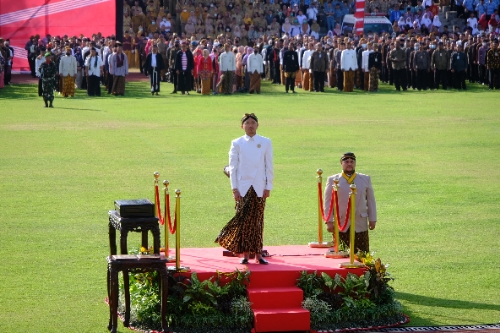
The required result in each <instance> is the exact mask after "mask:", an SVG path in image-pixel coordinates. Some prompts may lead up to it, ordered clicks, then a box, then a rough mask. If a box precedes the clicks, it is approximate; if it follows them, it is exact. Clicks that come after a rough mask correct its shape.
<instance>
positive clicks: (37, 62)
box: [35, 48, 45, 97]
mask: <svg viewBox="0 0 500 333" xmlns="http://www.w3.org/2000/svg"><path fill="white" fill-rule="evenodd" d="M44 55H45V49H44V48H41V49H40V55H39V56H38V57H36V59H35V74H36V77H37V78H38V96H39V97H42V78H41V75H40V66H41V65H42V64H43V63H44V62H45V56H44Z"/></svg>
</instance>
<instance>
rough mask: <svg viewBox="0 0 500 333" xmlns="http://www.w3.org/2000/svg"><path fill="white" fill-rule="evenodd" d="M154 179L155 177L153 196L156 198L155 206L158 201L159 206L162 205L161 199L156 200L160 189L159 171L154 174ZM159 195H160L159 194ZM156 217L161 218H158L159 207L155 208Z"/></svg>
mask: <svg viewBox="0 0 500 333" xmlns="http://www.w3.org/2000/svg"><path fill="white" fill-rule="evenodd" d="M153 177H155V180H154V183H153V185H154V187H153V194H154V198H155V206H156V204H157V199H158V205H159V204H160V197H158V198H156V194H157V189H158V178H160V173H159V172H158V171H155V172H154V173H153ZM158 195H159V194H158ZM154 211H155V217H159V216H158V207H155V210H154Z"/></svg>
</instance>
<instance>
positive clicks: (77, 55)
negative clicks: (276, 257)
mask: <svg viewBox="0 0 500 333" xmlns="http://www.w3.org/2000/svg"><path fill="white" fill-rule="evenodd" d="M391 1H392V2H394V7H395V8H396V9H397V8H398V6H399V9H400V10H399V11H398V13H399V14H398V15H402V16H401V17H405V15H412V18H413V17H415V16H419V15H420V17H421V19H422V20H430V19H431V18H432V17H433V16H434V18H435V17H437V16H436V15H435V14H434V15H433V13H434V10H432V8H431V7H432V6H436V4H434V3H430V5H431V6H429V4H428V3H427V2H428V1H426V2H424V3H422V2H420V1H417V2H416V4H415V6H410V5H413V3H411V2H410V3H406V2H398V1H396V0H391ZM391 1H389V0H387V1H386V0H373V1H369V2H367V7H366V11H367V13H375V14H377V13H378V11H380V10H382V12H383V13H384V12H385V10H387V14H388V16H389V17H390V18H391V20H392V21H394V22H395V23H396V22H399V19H398V15H392V14H393V13H394V11H392V12H391V5H392V2H391ZM491 1H494V0H491ZM491 1H490V0H489V2H488V3H490V2H491ZM481 3H483V0H481V1H480V4H481ZM352 4H353V2H352V1H343V2H335V1H333V0H328V1H326V2H324V3H320V2H316V1H308V0H303V1H297V0H290V1H288V2H280V3H276V2H275V1H272V0H271V1H264V2H255V3H253V2H249V3H246V2H240V1H233V0H227V1H224V0H221V1H215V2H213V3H204V2H203V1H201V0H199V1H194V2H185V3H182V2H178V3H177V7H175V9H174V10H175V11H176V13H175V14H176V15H175V19H174V18H173V17H172V16H171V13H170V12H168V10H166V9H165V7H162V6H161V5H162V3H161V1H158V0H152V1H149V2H148V3H147V4H146V3H144V2H142V1H141V0H139V1H134V3H133V4H132V3H129V2H128V1H127V0H124V4H123V9H124V21H123V22H124V27H123V28H124V35H123V36H121V37H120V36H119V37H116V36H106V37H104V36H102V35H101V34H100V33H97V34H94V35H92V36H91V37H85V36H82V35H81V36H79V37H77V36H72V37H68V36H66V35H65V36H63V37H60V36H54V37H53V36H51V35H47V36H45V37H40V36H38V35H36V36H32V37H31V38H30V41H28V43H27V44H26V47H25V48H26V50H27V53H28V61H29V64H30V69H31V74H32V75H33V76H37V77H39V78H40V85H39V86H40V89H39V90H40V95H43V87H44V85H43V84H42V83H43V75H45V74H46V73H43V72H40V66H41V65H42V63H44V62H46V61H47V54H48V56H49V58H50V59H48V60H49V61H51V62H53V63H54V64H55V67H56V69H57V71H56V74H55V75H54V78H53V79H51V80H52V81H51V82H53V88H54V89H55V90H56V91H59V92H60V93H61V94H62V95H64V96H65V97H67V96H73V95H74V87H75V85H76V88H80V89H86V90H87V93H88V95H89V96H100V95H101V86H104V87H105V89H106V91H107V92H108V94H114V95H123V94H124V93H125V77H126V76H127V75H128V73H129V69H130V68H137V69H138V70H139V71H140V72H141V73H143V74H145V75H148V76H149V77H150V81H151V94H152V95H157V94H158V93H159V92H160V82H165V81H168V82H171V83H173V84H174V89H173V91H172V93H177V92H181V93H183V94H189V93H190V92H192V91H196V92H198V93H201V94H231V93H234V92H249V93H260V92H261V89H260V82H261V80H263V79H267V80H270V81H272V83H273V84H283V85H284V86H285V92H292V93H294V92H295V88H296V87H297V88H302V89H303V90H308V91H317V92H323V91H324V89H325V86H326V87H330V88H336V89H338V90H339V91H344V92H350V91H352V90H353V89H361V90H369V91H377V90H378V82H379V81H382V82H385V83H389V84H391V85H394V86H395V88H396V90H407V89H408V88H410V89H418V90H425V89H438V88H440V87H442V88H443V89H448V88H457V89H466V84H465V83H466V81H468V82H469V83H480V84H485V85H486V84H487V85H488V86H489V88H490V89H495V88H496V89H498V88H499V84H500V83H499V81H500V80H499V72H498V71H499V69H500V68H499V66H498V64H499V62H500V61H499V59H500V58H499V53H498V40H497V35H496V32H495V30H494V29H493V30H492V31H489V32H487V31H485V30H484V29H482V30H478V31H476V33H474V30H477V29H476V26H475V25H473V26H471V25H470V21H469V20H468V22H469V26H468V27H467V29H466V30H465V31H464V32H453V31H451V32H450V31H447V29H446V28H443V29H441V27H440V26H438V25H434V26H432V27H431V29H432V32H429V34H425V33H422V31H418V30H415V29H412V28H411V27H410V26H406V27H404V29H403V30H402V31H399V32H395V33H392V34H389V33H373V32H368V33H367V34H364V35H361V36H356V35H353V34H352V33H345V34H344V33H342V31H339V30H338V26H339V24H340V23H341V22H342V18H343V15H345V13H347V12H351V11H352V10H351V9H352ZM405 5H408V7H407V13H406V14H402V11H403V9H404V8H406V7H405ZM332 7H334V8H336V9H337V10H333V11H332ZM490 7H492V8H493V6H492V5H491V6H490ZM497 7H498V6H497ZM339 8H340V11H339V10H338V9H339ZM346 8H347V9H349V8H350V9H349V10H346ZM266 10H268V14H267V15H266ZM422 12H423V13H422ZM145 13H146V14H145ZM304 13H305V14H304ZM496 13H497V12H496V11H495V10H494V11H493V13H492V14H491V15H490V19H491V18H493V19H495V15H496ZM313 14H314V15H313ZM330 14H331V15H330ZM389 14H390V15H389ZM479 14H480V13H479ZM127 15H129V17H130V20H127V19H126V18H127ZM193 16H194V18H197V19H200V20H201V21H200V22H199V23H206V22H208V23H210V24H212V23H214V24H215V23H216V22H219V21H220V22H219V23H222V26H223V27H224V29H223V31H222V30H220V31H219V30H217V29H215V30H214V31H213V32H210V31H211V30H210V29H208V30H207V29H205V30H203V31H204V32H205V33H204V34H196V33H195V34H190V33H189V32H186V31H185V29H186V25H187V24H188V23H189V22H188V21H189V20H190V19H192V18H193ZM135 17H139V18H140V19H139V18H137V19H134V18H135ZM144 17H149V18H150V20H149V21H148V20H144ZM330 17H333V18H332V19H330ZM153 18H155V19H153ZM240 20H241V22H243V24H242V25H241V26H240V32H243V35H238V33H235V30H238V29H237V27H238V26H239V23H240ZM329 20H330V21H329ZM332 20H333V21H332ZM290 21H293V22H294V24H295V23H299V25H300V26H303V28H304V29H302V28H299V29H297V30H294V28H293V27H291V28H290V27H289V26H288V24H289V23H290ZM295 21H297V22H295ZM318 21H321V22H322V24H324V25H326V26H327V27H328V33H327V34H326V35H324V36H322V37H320V36H319V35H318V34H317V33H316V32H318V31H315V30H317V29H307V26H306V24H309V23H310V24H309V28H310V27H311V25H313V24H318ZM148 22H149V23H148ZM229 22H232V23H229ZM266 22H267V23H269V22H271V24H269V25H267V26H266V29H265V33H263V34H254V33H251V34H248V33H249V32H254V31H255V28H256V27H257V28H258V30H260V28H261V26H265V25H266ZM226 23H227V24H226ZM233 23H236V25H234V26H232V25H231V24H233ZM274 23H276V24H274ZM273 24H274V25H273ZM292 26H293V24H292ZM206 27H207V25H206V24H205V28H206ZM233 28H234V29H233ZM289 28H290V29H289ZM402 28H403V27H402ZM188 30H189V27H188ZM207 31H209V32H208V33H210V35H208V33H207ZM244 31H245V32H244ZM212 34H213V36H212ZM2 44H3V45H2ZM0 50H1V51H2V52H0V54H1V56H0V68H1V69H2V72H5V75H4V79H6V77H7V76H8V75H7V69H8V68H9V65H8V64H9V63H10V65H11V64H12V59H13V53H11V52H13V50H12V51H11V50H9V49H8V47H6V46H5V42H3V43H2V42H0ZM2 63H3V64H2ZM75 65H76V69H75ZM4 69H5V70H4ZM46 72H47V71H46ZM46 86H47V85H46ZM72 87H73V88H72Z"/></svg>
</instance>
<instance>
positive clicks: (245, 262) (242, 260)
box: [240, 258, 248, 265]
mask: <svg viewBox="0 0 500 333" xmlns="http://www.w3.org/2000/svg"><path fill="white" fill-rule="evenodd" d="M240 264H242V265H247V264H248V259H247V258H243V259H241V260H240Z"/></svg>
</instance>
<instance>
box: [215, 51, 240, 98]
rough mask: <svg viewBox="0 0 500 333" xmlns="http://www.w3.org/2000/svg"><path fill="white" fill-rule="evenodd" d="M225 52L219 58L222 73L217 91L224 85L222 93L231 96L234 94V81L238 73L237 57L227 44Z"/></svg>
mask: <svg viewBox="0 0 500 333" xmlns="http://www.w3.org/2000/svg"><path fill="white" fill-rule="evenodd" d="M224 51H225V52H223V53H222V54H221V55H220V58H219V61H220V64H219V70H220V72H221V78H220V81H219V84H218V85H217V89H218V88H219V86H220V85H222V91H221V92H222V93H223V94H225V95H229V94H232V93H233V80H234V72H235V71H236V56H235V55H234V52H232V51H231V45H229V44H225V45H224Z"/></svg>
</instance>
